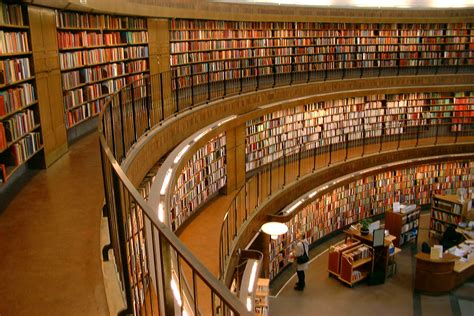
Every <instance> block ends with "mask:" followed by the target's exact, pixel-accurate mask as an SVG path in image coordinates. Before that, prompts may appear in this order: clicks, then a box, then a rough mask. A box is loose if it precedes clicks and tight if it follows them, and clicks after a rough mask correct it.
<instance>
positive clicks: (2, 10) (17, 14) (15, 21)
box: [0, 2, 24, 26]
mask: <svg viewBox="0 0 474 316" xmlns="http://www.w3.org/2000/svg"><path fill="white" fill-rule="evenodd" d="M0 24H9V25H19V26H23V25H24V20H23V12H22V8H21V5H19V4H13V3H3V2H2V3H0Z"/></svg>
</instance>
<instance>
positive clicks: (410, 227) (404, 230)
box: [385, 206, 421, 247]
mask: <svg viewBox="0 0 474 316" xmlns="http://www.w3.org/2000/svg"><path fill="white" fill-rule="evenodd" d="M420 212H421V208H420V207H419V206H418V207H416V208H415V209H413V210H411V211H409V212H406V213H403V212H397V213H395V212H393V210H392V211H386V212H385V229H388V231H389V232H390V235H393V236H395V237H397V239H395V240H394V241H393V244H394V245H395V247H401V246H402V245H404V244H405V243H407V242H408V241H410V240H418V229H419V226H420V220H419V218H420Z"/></svg>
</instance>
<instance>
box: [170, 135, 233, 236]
mask: <svg viewBox="0 0 474 316" xmlns="http://www.w3.org/2000/svg"><path fill="white" fill-rule="evenodd" d="M176 179H177V180H176V184H175V186H174V190H173V194H172V197H171V210H170V212H169V214H170V224H171V228H172V229H173V231H175V230H176V229H178V228H179V227H180V226H181V224H182V223H183V222H184V221H186V219H187V218H188V217H190V216H191V215H192V214H194V212H196V210H197V209H198V208H199V207H200V206H201V205H203V204H204V203H205V202H206V201H207V200H209V199H210V198H211V197H213V196H214V194H217V193H218V191H219V190H220V189H221V188H223V187H224V186H225V184H226V182H227V165H226V136H225V134H224V133H222V134H219V135H218V136H216V137H214V138H212V139H211V140H209V142H207V144H205V145H204V146H203V147H201V148H199V149H198V150H197V151H196V152H195V153H194V155H193V156H192V158H191V159H190V160H189V161H188V162H187V163H186V164H185V165H184V167H183V169H182V171H181V173H180V175H179V176H177V177H176Z"/></svg>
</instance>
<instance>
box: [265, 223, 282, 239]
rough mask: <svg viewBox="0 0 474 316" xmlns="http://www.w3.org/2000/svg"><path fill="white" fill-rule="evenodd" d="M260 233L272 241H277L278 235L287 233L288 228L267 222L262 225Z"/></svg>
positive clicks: (280, 224)
mask: <svg viewBox="0 0 474 316" xmlns="http://www.w3.org/2000/svg"><path fill="white" fill-rule="evenodd" d="M262 231H263V232H264V233H265V234H268V235H271V236H272V239H277V238H278V235H283V234H284V233H286V232H287V231H288V226H286V225H285V224H283V223H278V222H268V223H265V224H263V225H262Z"/></svg>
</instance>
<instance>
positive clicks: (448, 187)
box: [269, 161, 474, 280]
mask: <svg viewBox="0 0 474 316" xmlns="http://www.w3.org/2000/svg"><path fill="white" fill-rule="evenodd" d="M473 171H474V162H472V161H453V162H443V163H433V164H423V165H419V166H414V167H407V168H400V169H395V170H387V171H384V172H380V173H377V174H374V175H371V176H367V177H363V178H361V179H357V180H354V181H352V182H349V183H348V184H345V185H342V186H338V187H336V188H334V189H333V190H332V191H330V192H328V193H325V194H323V195H322V196H320V197H317V198H315V200H314V201H312V202H310V203H309V204H307V205H305V206H303V207H301V208H300V209H299V210H295V212H294V216H293V217H291V218H290V219H289V220H288V221H287V222H286V225H287V226H288V232H287V233H286V234H284V235H280V236H278V238H277V239H276V240H273V239H272V240H271V241H270V244H269V277H270V280H273V279H274V278H275V277H276V276H277V275H278V274H279V273H280V272H281V271H282V270H283V269H284V268H285V267H286V266H288V265H289V264H290V262H289V257H290V256H289V254H290V252H291V249H292V243H293V241H294V240H295V238H296V231H297V230H298V229H301V230H302V231H303V232H304V233H305V236H306V239H307V240H308V242H309V243H310V244H313V243H315V242H316V241H318V240H319V239H321V238H323V237H325V236H327V235H328V234H330V233H332V232H334V231H338V230H342V229H343V228H344V227H347V226H348V225H351V224H353V223H357V222H358V221H360V220H361V219H363V218H366V217H372V216H375V215H379V214H384V213H385V214H387V213H390V212H392V206H393V202H397V201H399V202H401V203H403V204H417V205H429V204H430V203H431V198H432V196H433V195H435V194H452V193H454V192H457V190H458V188H461V187H463V188H468V187H472V186H473V185H474V173H473ZM418 212H419V210H418ZM411 219H412V220H413V221H412V223H413V225H415V223H416V219H414V218H411ZM407 221H408V217H407ZM409 225H410V224H409ZM402 229H403V225H401V226H400V230H402ZM408 232H409V231H407V232H406V235H408ZM400 234H402V233H401V232H400ZM403 234H405V233H403ZM393 235H394V236H398V235H395V234H393ZM333 259H334V258H333ZM331 267H332V268H330V269H329V270H330V271H334V274H336V273H337V265H336V264H335V263H332V264H331Z"/></svg>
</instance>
